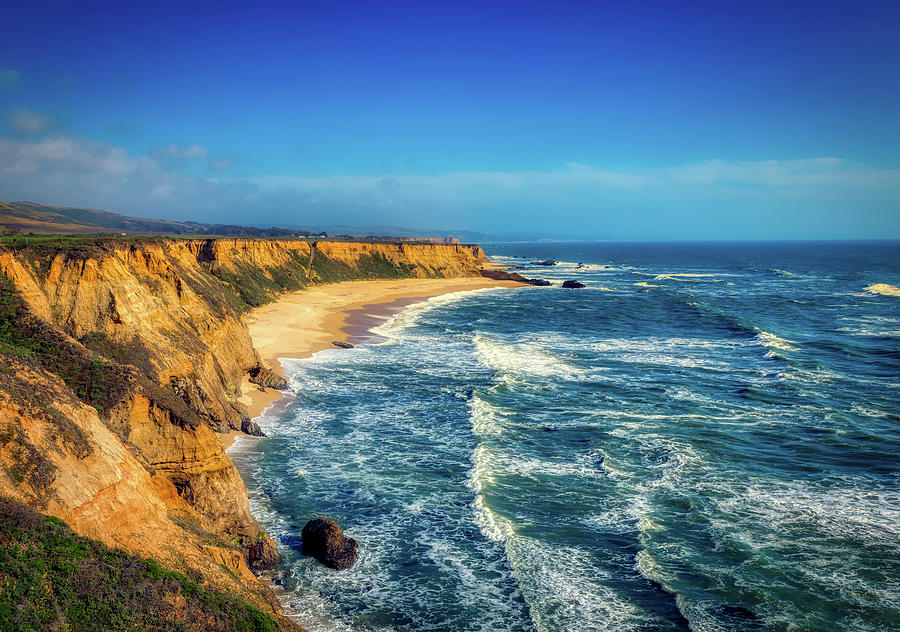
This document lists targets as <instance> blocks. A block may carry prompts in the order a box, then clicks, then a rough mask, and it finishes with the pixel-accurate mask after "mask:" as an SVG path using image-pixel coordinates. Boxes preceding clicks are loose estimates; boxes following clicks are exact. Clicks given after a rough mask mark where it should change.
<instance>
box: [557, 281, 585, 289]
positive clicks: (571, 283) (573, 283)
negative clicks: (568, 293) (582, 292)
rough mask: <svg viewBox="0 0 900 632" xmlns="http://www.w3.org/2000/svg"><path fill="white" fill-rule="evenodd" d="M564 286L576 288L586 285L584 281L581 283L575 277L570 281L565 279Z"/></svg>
mask: <svg viewBox="0 0 900 632" xmlns="http://www.w3.org/2000/svg"><path fill="white" fill-rule="evenodd" d="M562 286H563V287H568V288H573V289H575V288H579V287H584V283H579V282H578V281H576V280H575V279H571V280H569V281H563V284H562Z"/></svg>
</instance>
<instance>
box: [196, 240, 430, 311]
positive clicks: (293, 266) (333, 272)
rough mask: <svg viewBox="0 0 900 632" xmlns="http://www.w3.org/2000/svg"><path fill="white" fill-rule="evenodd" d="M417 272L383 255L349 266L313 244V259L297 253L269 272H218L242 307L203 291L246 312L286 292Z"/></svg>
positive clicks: (242, 268)
mask: <svg viewBox="0 0 900 632" xmlns="http://www.w3.org/2000/svg"><path fill="white" fill-rule="evenodd" d="M414 271H415V267H414V266H411V265H406V264H396V263H394V262H392V261H391V260H389V259H388V258H387V257H385V256H384V255H382V254H380V253H379V254H366V255H362V256H361V257H360V258H359V260H358V261H357V262H356V263H355V264H353V265H349V264H347V263H344V262H343V261H339V260H336V259H331V258H329V257H327V256H325V255H324V254H323V253H322V252H321V251H319V250H318V249H316V247H315V244H313V246H312V256H311V257H310V258H309V259H307V258H306V257H303V256H301V255H299V254H297V253H294V254H293V255H292V257H291V259H290V261H288V262H287V263H286V264H284V265H282V266H277V267H271V268H268V269H266V270H261V269H260V268H256V267H253V266H249V265H239V266H238V267H237V271H236V272H224V271H214V272H213V275H214V276H216V277H217V278H218V279H220V280H222V281H224V282H225V283H227V284H228V285H229V286H231V288H232V289H233V290H234V292H236V293H237V296H238V297H240V303H238V304H235V303H234V302H233V301H228V300H227V299H224V300H223V298H221V297H220V296H218V295H217V294H216V293H215V292H214V291H211V290H210V288H202V290H201V291H202V293H203V296H204V297H205V298H207V300H211V302H213V304H216V305H219V306H220V307H223V306H224V305H228V306H230V307H234V308H237V309H238V310H239V311H246V310H248V309H251V308H253V307H259V306H260V305H265V304H266V303H270V302H271V301H273V300H275V299H276V298H277V297H278V295H279V294H280V293H282V292H290V291H294V290H299V289H301V288H302V287H305V286H307V285H310V284H315V283H337V282H338V281H356V280H362V279H402V278H407V277H412V276H414ZM195 291H197V290H196V288H195ZM198 293H200V291H198Z"/></svg>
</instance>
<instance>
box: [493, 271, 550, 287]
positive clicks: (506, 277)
mask: <svg viewBox="0 0 900 632" xmlns="http://www.w3.org/2000/svg"><path fill="white" fill-rule="evenodd" d="M480 272H481V276H483V277H486V278H488V279H494V280H495V281H515V282H516V283H527V284H528V285H541V286H543V285H550V281H545V280H544V279H526V278H525V277H523V276H522V275H521V274H519V273H517V272H512V273H510V272H507V271H506V270H480Z"/></svg>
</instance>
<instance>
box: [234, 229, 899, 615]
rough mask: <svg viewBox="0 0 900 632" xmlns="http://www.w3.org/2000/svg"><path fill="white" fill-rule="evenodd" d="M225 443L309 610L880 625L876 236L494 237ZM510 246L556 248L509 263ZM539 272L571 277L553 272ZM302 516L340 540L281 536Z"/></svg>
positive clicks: (886, 457)
mask: <svg viewBox="0 0 900 632" xmlns="http://www.w3.org/2000/svg"><path fill="white" fill-rule="evenodd" d="M485 249H486V251H487V252H488V254H489V255H490V256H491V257H492V258H493V259H494V260H496V261H498V262H502V263H505V264H511V265H520V266H523V267H524V268H525V269H523V270H519V272H521V273H522V274H524V275H525V276H532V277H540V278H546V279H549V280H551V281H552V282H553V283H554V285H553V286H551V287H544V288H538V287H521V288H514V289H488V290H480V291H474V292H468V293H459V294H451V295H445V296H441V297H436V298H434V299H431V300H428V301H425V302H421V303H417V304H414V305H411V306H408V307H406V308H405V309H403V310H402V311H400V312H399V313H398V314H396V315H395V316H394V317H392V318H390V319H389V320H386V321H385V322H383V323H382V324H381V325H379V326H378V327H377V328H376V329H375V330H374V333H375V334H377V335H378V337H377V338H373V339H372V340H370V343H369V344H364V345H360V346H358V347H356V348H354V349H352V350H341V349H334V350H328V351H323V352H320V353H318V354H316V355H315V356H314V357H312V358H309V359H305V360H286V361H285V365H286V366H287V368H288V372H289V375H290V382H291V388H292V391H293V396H292V397H293V398H292V399H291V400H290V401H289V403H288V404H287V405H286V406H285V405H282V406H280V407H275V408H273V409H270V410H269V411H268V412H267V413H266V414H265V415H264V416H263V417H262V418H261V419H260V422H261V425H262V427H263V429H264V430H265V432H266V433H267V434H268V436H267V437H265V438H263V439H254V438H243V437H242V438H239V440H238V441H237V442H236V444H235V446H234V447H233V448H232V449H231V450H230V452H229V455H230V456H231V457H232V459H233V460H234V462H235V464H236V465H237V467H238V469H239V470H240V472H241V474H242V475H243V476H244V479H245V481H246V482H247V486H248V488H249V490H250V500H251V508H252V510H253V512H254V515H255V516H256V517H257V518H258V519H259V520H260V522H261V523H262V525H263V526H264V527H265V528H266V529H267V530H268V532H269V533H270V534H271V535H272V536H273V537H274V538H275V539H276V541H277V542H279V549H280V551H281V553H282V554H283V555H284V558H285V562H284V568H283V569H282V570H281V571H279V572H277V573H276V574H275V575H274V576H273V581H275V582H276V584H277V585H278V586H279V590H280V592H281V598H282V600H283V603H284V606H285V609H286V612H287V613H288V614H290V615H291V616H292V617H293V618H294V619H295V620H296V621H297V622H298V623H300V624H301V625H303V626H304V627H306V628H307V629H309V630H310V631H311V632H317V631H323V630H371V631H376V630H377V631H382V630H384V631H386V630H435V631H437V630H447V631H451V630H453V631H457V630H458V631H467V630H472V631H475V630H483V631H488V630H490V631H494V630H535V631H541V632H544V631H578V630H592V631H593V630H617V631H663V630H666V631H668V630H673V631H675V630H695V631H703V632H712V631H719V630H722V631H732V630H733V631H764V630H784V631H791V632H795V631H796V632H799V631H805V630H809V631H812V630H834V631H848V630H852V631H854V632H865V631H876V630H877V631H884V630H889V629H898V627H900V296H888V295H881V294H873V293H871V292H868V291H866V290H865V289H864V288H866V287H868V286H870V285H872V284H877V283H886V284H890V285H893V286H900V243H897V242H865V243H863V242H860V243H849V242H843V243H727V244H726V243H720V244H708V243H707V244H702V243H697V244H684V243H682V244H672V243H669V244H646V243H640V244H638V243H632V244H628V243H591V244H502V245H500V244H498V245H489V246H487V247H486V248H485ZM537 259H553V260H557V261H559V263H558V265H556V266H552V267H535V266H532V265H531V264H530V262H532V261H534V260H537ZM565 279H578V280H579V281H581V282H582V283H584V284H585V285H586V286H587V287H586V288H584V289H576V290H572V289H564V288H562V287H560V283H561V281H562V280H565ZM318 516H326V517H329V518H332V519H334V520H336V521H337V522H338V523H339V524H340V525H341V526H342V528H343V529H344V531H345V533H346V534H347V535H349V536H351V537H354V538H356V539H357V540H358V541H359V543H360V556H359V559H358V561H357V562H356V564H355V565H354V566H353V568H351V569H350V570H347V571H342V572H336V571H332V570H330V569H327V568H325V567H324V566H322V565H321V564H319V563H318V562H316V561H315V560H313V559H312V558H309V557H305V556H303V555H302V554H301V553H300V546H299V543H300V537H299V536H300V529H302V527H303V525H304V524H305V523H306V521H307V520H310V519H312V518H314V517H318Z"/></svg>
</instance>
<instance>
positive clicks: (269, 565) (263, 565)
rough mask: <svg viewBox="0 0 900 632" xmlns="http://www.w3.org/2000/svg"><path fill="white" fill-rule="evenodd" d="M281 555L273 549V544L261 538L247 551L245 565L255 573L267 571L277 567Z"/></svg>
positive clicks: (265, 538) (267, 539) (266, 538)
mask: <svg viewBox="0 0 900 632" xmlns="http://www.w3.org/2000/svg"><path fill="white" fill-rule="evenodd" d="M279 562H281V555H280V554H279V553H278V551H277V550H276V549H275V543H274V542H272V541H271V540H270V539H269V538H268V537H261V538H258V539H257V540H256V542H254V543H253V544H251V545H250V547H249V549H247V564H248V565H249V566H250V568H251V569H253V570H255V571H267V570H271V569H273V568H275V567H276V566H278V563H279Z"/></svg>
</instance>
